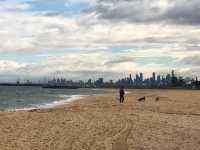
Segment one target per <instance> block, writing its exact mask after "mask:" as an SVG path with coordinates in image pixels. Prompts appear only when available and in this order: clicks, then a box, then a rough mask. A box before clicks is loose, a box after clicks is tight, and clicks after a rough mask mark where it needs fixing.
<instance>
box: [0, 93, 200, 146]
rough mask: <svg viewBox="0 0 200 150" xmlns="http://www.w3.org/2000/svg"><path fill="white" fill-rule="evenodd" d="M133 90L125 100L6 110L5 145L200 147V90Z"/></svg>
mask: <svg viewBox="0 0 200 150" xmlns="http://www.w3.org/2000/svg"><path fill="white" fill-rule="evenodd" d="M131 92H132V93H130V94H128V95H127V96H126V101H125V103H124V104H119V102H118V101H117V100H116V95H114V94H113V95H112V94H111V95H104V96H96V97H88V98H85V99H82V100H80V101H76V102H73V103H71V104H68V105H65V106H62V107H58V108H53V109H45V110H35V111H32V112H30V111H29V112H28V111H20V112H9V113H8V112H6V113H5V112H2V113H0V150H200V91H186V90H131ZM142 96H146V97H147V100H146V102H138V101H137V98H139V97H142ZM156 97H159V101H158V102H156V101H155V98H156Z"/></svg>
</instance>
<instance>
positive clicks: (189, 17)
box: [87, 0, 200, 25]
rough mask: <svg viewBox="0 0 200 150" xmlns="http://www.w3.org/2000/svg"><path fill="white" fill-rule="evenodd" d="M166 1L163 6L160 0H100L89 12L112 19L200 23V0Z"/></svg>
mask: <svg viewBox="0 0 200 150" xmlns="http://www.w3.org/2000/svg"><path fill="white" fill-rule="evenodd" d="M166 1H168V5H167V6H166V7H161V6H159V5H157V4H156V2H159V1H158V0H149V1H145V0H99V1H98V3H97V5H96V6H95V8H92V9H90V10H87V12H96V14H97V16H98V18H99V19H103V20H111V21H127V22H135V23H144V22H164V23H166V22H167V23H172V24H187V25H199V24H200V11H199V9H200V1H199V0H190V1H188V0H175V1H172V0H166Z"/></svg>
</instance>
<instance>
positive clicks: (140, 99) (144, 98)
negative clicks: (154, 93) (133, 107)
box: [138, 96, 146, 102]
mask: <svg viewBox="0 0 200 150" xmlns="http://www.w3.org/2000/svg"><path fill="white" fill-rule="evenodd" d="M145 100H146V97H145V96H144V97H141V98H139V99H138V101H139V102H142V101H143V102H144V101H145Z"/></svg>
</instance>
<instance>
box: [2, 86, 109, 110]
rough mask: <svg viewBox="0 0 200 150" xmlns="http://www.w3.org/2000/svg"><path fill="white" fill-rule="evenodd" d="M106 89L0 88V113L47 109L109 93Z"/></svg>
mask: <svg viewBox="0 0 200 150" xmlns="http://www.w3.org/2000/svg"><path fill="white" fill-rule="evenodd" d="M111 92H113V91H112V90H108V89H44V88H41V87H15V86H13V87H9V86H0V111H13V110H27V109H33V108H49V107H54V106H57V105H61V104H64V103H67V102H70V101H73V100H77V99H79V98H81V97H83V96H88V95H97V94H105V93H111Z"/></svg>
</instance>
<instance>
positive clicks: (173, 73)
mask: <svg viewBox="0 0 200 150" xmlns="http://www.w3.org/2000/svg"><path fill="white" fill-rule="evenodd" d="M173 77H175V72H174V70H172V78H173Z"/></svg>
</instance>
